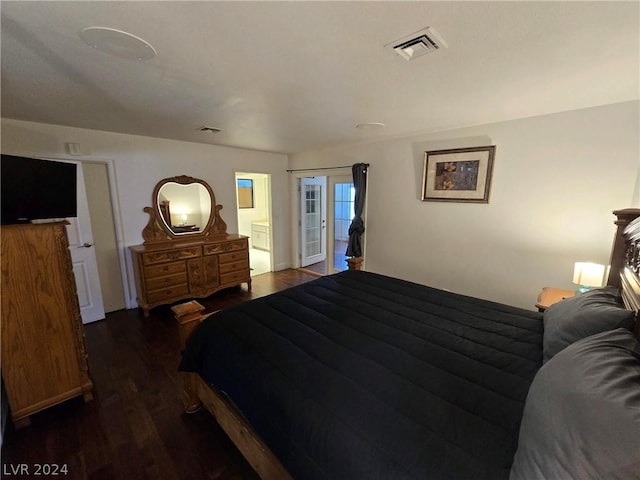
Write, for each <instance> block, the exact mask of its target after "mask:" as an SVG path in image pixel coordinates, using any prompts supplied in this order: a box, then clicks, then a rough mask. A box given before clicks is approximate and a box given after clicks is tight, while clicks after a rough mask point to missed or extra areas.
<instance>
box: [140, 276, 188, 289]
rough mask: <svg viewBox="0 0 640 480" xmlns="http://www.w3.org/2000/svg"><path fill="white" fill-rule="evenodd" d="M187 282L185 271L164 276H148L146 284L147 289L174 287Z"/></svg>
mask: <svg viewBox="0 0 640 480" xmlns="http://www.w3.org/2000/svg"><path fill="white" fill-rule="evenodd" d="M183 283H187V274H186V273H185V272H182V273H177V274H175V275H167V276H164V277H154V278H147V280H146V282H145V284H146V287H147V290H149V291H150V290H158V289H159V288H167V287H173V286H176V285H181V284H183Z"/></svg>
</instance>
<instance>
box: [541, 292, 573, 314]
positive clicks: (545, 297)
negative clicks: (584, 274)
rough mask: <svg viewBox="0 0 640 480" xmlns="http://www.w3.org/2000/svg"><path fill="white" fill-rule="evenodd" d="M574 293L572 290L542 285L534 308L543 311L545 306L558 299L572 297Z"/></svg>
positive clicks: (547, 306)
mask: <svg viewBox="0 0 640 480" xmlns="http://www.w3.org/2000/svg"><path fill="white" fill-rule="evenodd" d="M575 294H576V292H574V291H573V290H564V289H562V288H554V287H544V288H543V289H542V291H541V292H540V295H538V303H536V308H537V309H538V311H539V312H544V311H545V310H546V309H547V308H549V307H550V306H551V305H553V304H554V303H556V302H559V301H560V300H563V299H565V298H569V297H573V296H574V295H575Z"/></svg>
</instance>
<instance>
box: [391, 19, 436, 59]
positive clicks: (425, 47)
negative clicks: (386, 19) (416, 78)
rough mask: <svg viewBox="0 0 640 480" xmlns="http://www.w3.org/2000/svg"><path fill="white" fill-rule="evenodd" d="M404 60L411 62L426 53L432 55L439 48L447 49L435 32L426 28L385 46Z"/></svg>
mask: <svg viewBox="0 0 640 480" xmlns="http://www.w3.org/2000/svg"><path fill="white" fill-rule="evenodd" d="M385 46H386V47H388V48H392V49H393V50H394V51H395V52H396V53H397V54H398V55H400V56H401V57H402V58H404V59H405V60H413V59H414V58H418V57H421V56H422V55H426V54H427V53H432V52H435V51H437V50H440V49H441V48H447V44H446V43H445V42H444V40H443V39H442V37H440V35H438V34H437V33H436V31H435V30H434V29H433V28H431V27H427V28H425V29H423V30H420V31H418V32H415V33H412V34H411V35H407V36H406V37H402V38H399V39H398V40H395V41H393V42H391V43H389V44H387V45H385Z"/></svg>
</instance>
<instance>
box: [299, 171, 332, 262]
mask: <svg viewBox="0 0 640 480" xmlns="http://www.w3.org/2000/svg"><path fill="white" fill-rule="evenodd" d="M326 188H327V178H326V177H303V178H301V179H300V237H301V259H300V266H302V267H306V266H307V265H312V264H314V263H318V262H322V261H323V260H325V259H326V258H327V235H326V226H327V215H326V211H327V195H326Z"/></svg>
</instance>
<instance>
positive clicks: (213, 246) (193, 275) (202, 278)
mask: <svg viewBox="0 0 640 480" xmlns="http://www.w3.org/2000/svg"><path fill="white" fill-rule="evenodd" d="M129 248H130V249H131V252H132V255H133V258H134V269H135V273H136V288H137V291H138V296H137V301H138V305H140V307H141V308H142V310H143V311H144V315H145V317H146V316H148V315H149V309H151V308H153V307H155V306H157V305H164V304H169V303H173V302H176V301H178V300H183V299H185V298H202V297H207V296H209V295H211V294H212V293H214V292H216V291H218V290H221V289H223V288H228V287H233V286H236V285H240V284H241V283H247V285H248V288H249V289H251V275H250V269H249V246H248V237H245V236H242V235H235V234H228V235H221V236H217V237H212V238H208V239H207V240H206V241H200V242H195V243H189V242H187V243H177V244H172V245H164V246H152V245H135V246H132V247H129Z"/></svg>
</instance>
